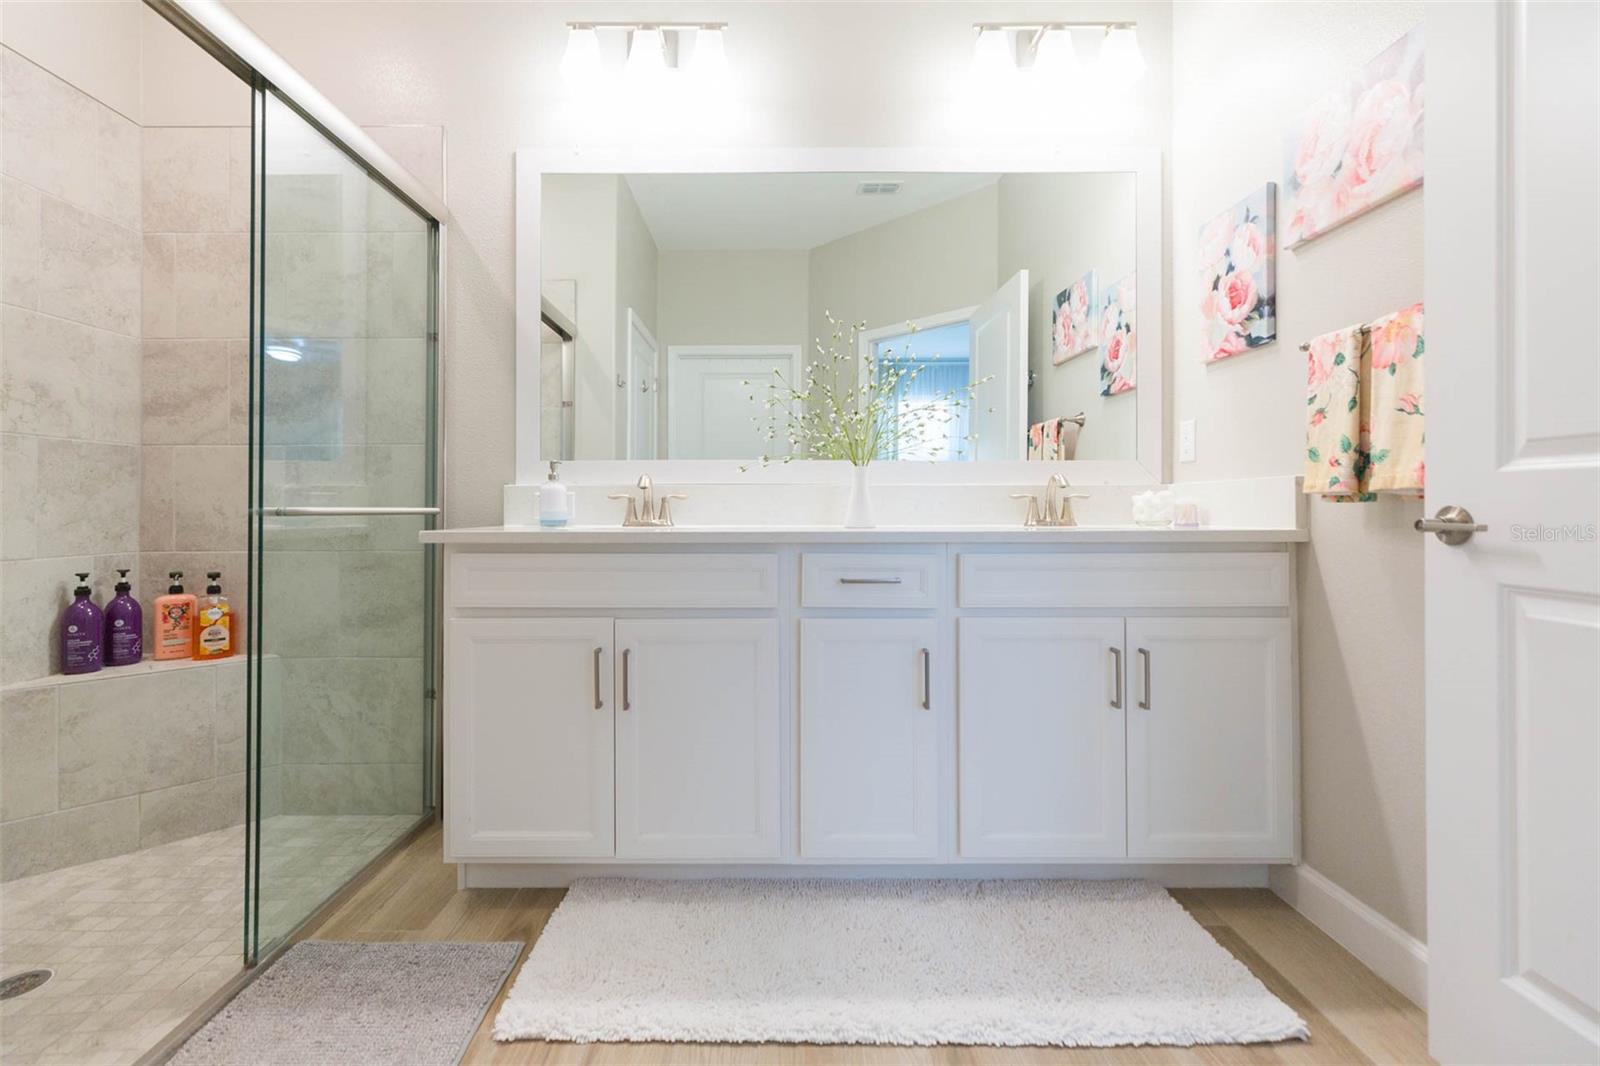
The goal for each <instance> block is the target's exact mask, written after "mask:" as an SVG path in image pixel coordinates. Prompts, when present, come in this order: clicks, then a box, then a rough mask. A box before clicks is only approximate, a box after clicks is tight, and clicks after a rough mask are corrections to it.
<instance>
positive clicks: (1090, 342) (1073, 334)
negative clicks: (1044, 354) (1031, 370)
mask: <svg viewBox="0 0 1600 1066" xmlns="http://www.w3.org/2000/svg"><path fill="white" fill-rule="evenodd" d="M1098 288H1099V286H1098V283H1097V279H1096V277H1095V272H1094V271H1092V270H1091V271H1089V273H1087V274H1085V275H1084V276H1083V277H1081V278H1079V279H1078V280H1077V281H1074V282H1073V283H1072V284H1071V285H1069V286H1067V287H1066V288H1064V289H1062V290H1061V291H1060V292H1058V293H1056V306H1055V308H1054V309H1053V310H1052V311H1051V312H1050V325H1051V330H1050V333H1051V336H1052V337H1053V338H1054V340H1053V341H1052V344H1051V351H1050V362H1051V363H1052V364H1053V365H1055V366H1060V365H1061V364H1062V363H1065V362H1066V361H1067V360H1068V359H1071V358H1072V357H1073V356H1075V355H1082V354H1083V353H1084V352H1086V351H1088V350H1089V349H1090V348H1093V347H1094V346H1095V345H1096V344H1097V343H1099V342H1098V341H1097V340H1096V339H1095V331H1094V307H1095V299H1096V297H1097V296H1099V292H1098V291H1097V290H1098Z"/></svg>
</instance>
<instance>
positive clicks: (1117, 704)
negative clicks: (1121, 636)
mask: <svg viewBox="0 0 1600 1066" xmlns="http://www.w3.org/2000/svg"><path fill="white" fill-rule="evenodd" d="M1111 680H1112V681H1113V683H1115V685H1116V692H1117V694H1116V696H1114V697H1113V698H1112V700H1111V708H1112V710H1117V711H1120V710H1122V649H1121V648H1118V647H1113V648H1112V649H1111Z"/></svg>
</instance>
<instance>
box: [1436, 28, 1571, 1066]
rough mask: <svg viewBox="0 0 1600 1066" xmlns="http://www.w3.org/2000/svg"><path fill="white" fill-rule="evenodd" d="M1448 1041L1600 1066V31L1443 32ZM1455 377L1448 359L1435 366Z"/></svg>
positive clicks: (1441, 829) (1450, 1057)
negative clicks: (1456, 535) (1460, 517)
mask: <svg viewBox="0 0 1600 1066" xmlns="http://www.w3.org/2000/svg"><path fill="white" fill-rule="evenodd" d="M1427 33H1428V82H1429V84H1428V164H1427V167H1428V169H1427V184H1426V190H1427V203H1426V206H1425V211H1426V220H1427V221H1426V254H1427V259H1426V264H1427V283H1426V297H1427V319H1426V330H1427V347H1426V352H1427V353H1428V356H1429V358H1428V364H1427V374H1428V395H1427V418H1428V422H1429V425H1428V445H1427V446H1428V491H1427V512H1428V514H1429V515H1430V516H1431V515H1433V514H1434V513H1435V512H1437V511H1438V510H1439V509H1440V508H1442V507H1445V506H1455V507H1463V508H1466V509H1467V510H1468V511H1469V512H1470V513H1471V515H1472V516H1473V518H1474V519H1475V520H1476V521H1477V522H1479V523H1483V524H1486V525H1487V526H1488V529H1487V530H1486V531H1484V532H1480V533H1477V534H1476V535H1475V536H1473V537H1472V538H1471V539H1470V540H1467V541H1466V542H1465V543H1461V544H1456V545H1448V544H1445V543H1442V542H1440V541H1439V540H1437V539H1435V538H1434V537H1432V536H1429V537H1428V543H1427V552H1426V558H1425V563H1426V568H1425V569H1426V589H1427V614H1426V619H1427V620H1426V640H1425V648H1426V654H1427V738H1428V747H1427V790H1428V834H1427V838H1428V1039H1429V1046H1430V1049H1431V1050H1432V1052H1433V1055H1434V1056H1435V1057H1436V1058H1437V1059H1438V1060H1439V1061H1440V1062H1442V1063H1456V1062H1497V1063H1514V1062H1525V1063H1532V1062H1540V1063H1555V1062H1587V1063H1593V1062H1595V1061H1597V1059H1600V787H1597V783H1596V782H1597V780H1600V774H1597V772H1596V760H1597V753H1600V725H1597V718H1600V680H1597V672H1596V671H1597V667H1596V664H1597V663H1600V550H1597V548H1596V544H1595V523H1596V521H1597V511H1600V354H1597V351H1596V338H1597V337H1600V319H1597V314H1596V308H1597V306H1600V301H1597V300H1596V298H1595V296H1596V294H1597V293H1600V263H1597V253H1596V239H1597V234H1600V213H1597V204H1600V195H1597V193H1596V189H1597V187H1600V166H1597V159H1600V138H1597V135H1600V74H1597V72H1600V8H1597V7H1596V6H1595V5H1593V4H1591V3H1586V2H1563V3H1510V4H1503V5H1502V4H1438V5H1431V6H1430V7H1429V9H1428V25H1427ZM1435 353H1437V354H1435Z"/></svg>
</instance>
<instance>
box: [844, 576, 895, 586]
mask: <svg viewBox="0 0 1600 1066" xmlns="http://www.w3.org/2000/svg"><path fill="white" fill-rule="evenodd" d="M900 583H901V579H900V578H898V577H841V578H840V579H839V584H841V585H898V584H900Z"/></svg>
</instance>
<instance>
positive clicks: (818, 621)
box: [429, 529, 1298, 884]
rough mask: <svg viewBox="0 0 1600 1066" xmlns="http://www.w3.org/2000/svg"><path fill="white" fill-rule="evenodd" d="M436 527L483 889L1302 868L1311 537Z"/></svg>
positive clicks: (453, 824) (452, 719)
mask: <svg viewBox="0 0 1600 1066" xmlns="http://www.w3.org/2000/svg"><path fill="white" fill-rule="evenodd" d="M1288 532H1289V533H1292V532H1293V531H1288ZM429 536H430V537H433V538H437V539H438V540H439V541H441V542H442V543H444V544H445V545H446V553H445V566H444V569H445V575H446V582H445V615H446V617H445V632H446V644H445V652H446V658H445V663H444V722H445V732H444V737H445V771H446V772H445V797H444V808H445V854H446V858H447V859H449V860H451V861H455V862H460V863H463V864H466V866H465V871H466V872H465V873H464V875H463V876H464V877H465V878H466V883H468V884H509V883H536V881H537V879H538V878H540V877H547V878H549V879H553V880H559V879H560V878H561V877H569V876H573V875H576V874H577V873H578V872H579V871H581V870H588V869H591V868H593V867H594V866H595V865H596V864H599V865H601V866H611V867H613V868H616V867H619V866H638V867H648V866H651V865H657V866H659V864H705V863H721V864H733V865H736V866H737V867H738V868H740V869H744V868H766V867H777V866H780V865H791V866H795V867H797V868H803V867H806V866H822V867H836V866H840V865H856V864H867V863H876V864H887V865H893V864H901V865H903V866H906V867H914V868H918V869H927V868H929V867H933V866H949V867H952V868H954V867H956V866H959V865H979V866H981V865H984V864H991V865H995V866H998V867H1004V868H1007V869H1010V868H1014V867H1016V866H1018V865H1019V864H1025V865H1027V866H1045V865H1056V864H1073V863H1096V864H1099V865H1100V866H1102V867H1104V866H1106V865H1108V864H1109V865H1112V866H1117V865H1123V864H1125V865H1127V866H1129V867H1130V870H1136V869H1137V868H1138V866H1139V865H1140V864H1155V863H1160V864H1170V863H1174V862H1199V863H1222V864H1263V863H1273V862H1292V861H1294V860H1295V858H1296V851H1297V847H1298V834H1297V784H1296V781H1297V778H1296V751H1297V747H1296V745H1297V743H1298V739H1297V729H1296V707H1295V698H1296V689H1297V686H1296V681H1295V676H1294V670H1295V657H1294V654H1293V647H1294V622H1293V580H1292V575H1293V565H1292V555H1291V554H1290V551H1289V550H1288V547H1287V544H1286V543H1285V542H1286V541H1288V540H1292V539H1295V538H1294V537H1293V536H1290V535H1279V536H1278V537H1277V539H1275V540H1274V539H1273V538H1271V537H1269V536H1265V535H1258V536H1254V537H1252V536H1250V535H1248V534H1245V535H1241V537H1240V542H1239V543H1237V544H1235V543H1230V542H1229V541H1228V540H1227V539H1226V538H1225V537H1223V536H1221V535H1218V534H1211V535H1210V536H1193V535H1191V536H1192V539H1190V540H1185V539H1183V537H1182V536H1181V535H1177V534H1174V533H1171V532H1170V531H1169V532H1167V533H1166V534H1165V535H1164V536H1162V537H1151V536H1149V535H1148V534H1145V533H1144V532H1142V531H1127V533H1126V534H1125V535H1124V539H1121V540H1113V539H1108V540H1107V541H1106V542H1103V543H1102V542H1097V541H1096V540H1095V539H1093V535H1092V534H1077V533H1075V532H1074V531H1070V530H1069V531H1063V532H1059V533H1054V534H1044V535H1040V534H1038V533H1024V532H1021V531H1017V532H1011V531H1006V532H1005V533H1001V532H999V531H994V532H992V533H989V534H988V535H987V536H986V537H974V538H973V539H972V540H970V541H969V540H967V539H964V538H962V537H960V536H959V535H952V536H950V537H949V538H948V539H945V540H939V539H937V538H934V537H931V536H927V535H923V536H916V535H913V534H903V535H902V536H903V537H904V539H903V540H897V539H896V537H897V534H894V533H891V532H887V531H885V532H883V533H875V532H867V533H860V532H846V531H827V530H804V531H796V532H792V533H789V534H787V535H785V534H783V533H782V532H781V531H775V532H774V533H773V534H771V535H770V539H768V540H761V539H759V538H760V536H761V534H760V532H759V531H758V530H753V529H743V530H737V531H730V532H728V533H726V534H715V533H711V532H706V533H680V532H678V531H673V530H666V531H653V532H646V533H640V532H634V531H626V530H596V531H592V532H586V533H578V532H568V533H561V534H547V533H540V532H536V531H531V530H515V531H513V530H504V531H494V530H489V531H482V532H481V533H478V534H476V536H478V537H480V538H481V539H473V531H461V532H459V533H453V532H451V531H445V532H443V533H438V534H429ZM1147 541H1148V543H1147ZM501 864H524V865H526V866H527V871H529V872H525V873H523V874H517V873H515V872H514V871H513V870H512V867H511V866H509V865H501ZM535 865H538V866H543V867H546V868H547V869H548V870H549V872H547V873H544V874H539V873H537V872H532V871H534V866H535ZM519 868H520V867H519ZM497 870H499V871H501V872H495V871H497ZM506 871H512V872H506ZM518 877H521V878H524V880H521V881H519V880H517V878H518Z"/></svg>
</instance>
